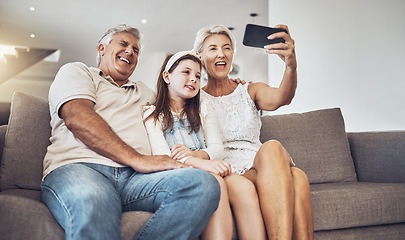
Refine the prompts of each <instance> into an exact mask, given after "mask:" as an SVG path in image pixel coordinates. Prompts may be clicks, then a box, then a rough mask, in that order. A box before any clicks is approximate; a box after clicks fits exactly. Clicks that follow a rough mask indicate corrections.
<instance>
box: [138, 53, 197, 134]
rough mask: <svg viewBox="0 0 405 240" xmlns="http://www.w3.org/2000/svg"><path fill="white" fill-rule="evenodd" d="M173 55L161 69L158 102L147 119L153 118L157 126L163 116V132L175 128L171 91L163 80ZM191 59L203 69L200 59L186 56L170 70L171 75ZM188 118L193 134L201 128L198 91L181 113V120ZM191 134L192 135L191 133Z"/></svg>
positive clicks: (157, 86)
mask: <svg viewBox="0 0 405 240" xmlns="http://www.w3.org/2000/svg"><path fill="white" fill-rule="evenodd" d="M172 56H173V55H169V56H168V57H167V58H166V59H165V61H164V62H163V65H162V67H161V68H160V72H159V76H158V80H157V85H156V101H155V110H154V111H153V112H152V113H151V114H150V115H149V116H148V117H147V118H146V120H148V119H149V118H153V119H154V120H155V124H156V122H157V121H158V119H159V116H161V115H160V114H162V116H163V131H164V130H167V129H169V128H171V127H172V126H173V114H172V112H171V111H170V99H169V89H168V87H167V83H166V82H165V80H164V79H163V72H164V71H165V67H166V64H167V62H168V61H169V59H170V58H171V57H172ZM186 59H190V60H192V61H194V62H196V63H198V64H199V65H200V69H201V66H202V64H201V61H200V59H199V58H198V57H196V56H194V55H192V54H186V55H184V56H182V57H180V58H179V59H178V60H177V61H176V62H175V63H174V64H173V65H172V67H170V69H169V73H172V72H173V71H174V69H176V67H177V66H178V65H179V63H180V62H181V61H183V60H186ZM186 116H187V119H188V121H189V123H190V127H191V132H193V131H194V132H197V131H198V130H199V129H200V126H201V119H200V91H198V93H197V95H196V96H194V97H193V98H190V99H186V101H185V104H184V108H183V111H182V112H181V113H180V120H182V119H183V118H184V117H186ZM191 132H190V133H191Z"/></svg>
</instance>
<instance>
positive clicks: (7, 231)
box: [0, 189, 152, 240]
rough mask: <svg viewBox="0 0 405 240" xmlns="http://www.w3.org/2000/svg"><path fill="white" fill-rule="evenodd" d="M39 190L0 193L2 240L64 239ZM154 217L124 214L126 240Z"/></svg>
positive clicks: (142, 214)
mask: <svg viewBox="0 0 405 240" xmlns="http://www.w3.org/2000/svg"><path fill="white" fill-rule="evenodd" d="M39 199H40V192H39V191H36V190H24V189H10V190H6V191H3V192H0V216H1V217H0V232H1V237H0V238H1V239H53V240H56V239H61V240H62V239H65V232H64V231H63V229H62V228H61V227H60V226H59V224H58V223H57V222H56V220H55V219H54V217H53V216H52V214H51V212H50V211H49V210H48V208H47V206H46V205H44V204H43V203H42V202H40V201H39ZM151 216H152V213H150V212H143V211H132V212H125V213H123V214H122V217H121V235H122V239H123V240H132V239H134V236H135V235H136V233H137V232H138V231H139V230H140V229H141V228H142V226H143V225H144V224H145V223H146V222H147V221H148V219H149V218H150V217H151Z"/></svg>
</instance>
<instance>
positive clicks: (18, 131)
mask: <svg viewBox="0 0 405 240" xmlns="http://www.w3.org/2000/svg"><path fill="white" fill-rule="evenodd" d="M8 124H9V125H8V129H7V132H6V138H5V143H4V149H3V157H2V161H1V168H0V188H1V190H2V191H3V190H6V189H13V188H23V189H34V190H39V189H40V184H41V179H42V171H43V170H42V163H43V160H44V156H45V154H46V149H47V147H48V145H49V144H50V142H49V137H50V135H51V127H50V115H49V107H48V101H46V100H44V99H40V98H37V97H34V96H30V95H27V94H24V93H15V94H14V96H13V99H12V103H11V111H10V119H9V123H8Z"/></svg>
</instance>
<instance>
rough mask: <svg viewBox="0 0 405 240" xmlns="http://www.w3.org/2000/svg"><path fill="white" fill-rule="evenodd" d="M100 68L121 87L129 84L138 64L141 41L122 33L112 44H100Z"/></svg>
mask: <svg viewBox="0 0 405 240" xmlns="http://www.w3.org/2000/svg"><path fill="white" fill-rule="evenodd" d="M98 51H99V53H100V66H99V68H100V69H101V70H102V71H103V72H104V74H105V75H107V76H110V77H111V78H112V79H113V80H114V81H115V82H117V83H118V84H119V85H122V84H124V83H126V82H127V80H128V78H129V77H130V76H131V75H132V73H133V72H134V70H135V67H136V65H137V63H138V55H139V51H140V45H139V40H138V39H137V38H136V37H135V36H133V35H132V34H129V33H126V32H122V33H117V34H115V35H114V36H113V38H112V40H111V42H110V44H108V45H104V44H100V45H99V46H98Z"/></svg>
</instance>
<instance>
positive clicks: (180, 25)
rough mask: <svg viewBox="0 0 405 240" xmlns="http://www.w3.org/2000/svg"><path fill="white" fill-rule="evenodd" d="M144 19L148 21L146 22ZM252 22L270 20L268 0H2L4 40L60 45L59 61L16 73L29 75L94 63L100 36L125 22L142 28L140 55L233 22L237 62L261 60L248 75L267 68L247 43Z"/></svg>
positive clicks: (171, 48)
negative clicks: (244, 40)
mask: <svg viewBox="0 0 405 240" xmlns="http://www.w3.org/2000/svg"><path fill="white" fill-rule="evenodd" d="M31 7H33V8H35V10H34V11H32V10H30V8H31ZM251 13H257V14H258V16H257V17H251V16H250V14H251ZM142 19H146V21H147V22H146V23H141V20H142ZM252 22H253V23H256V24H261V25H267V23H268V0H251V1H246V0H223V1H217V0H204V1H194V0H147V1H139V0H121V1H116V2H113V1H109V0H97V1H96V0H88V1H82V0H68V1H57V0H13V1H11V0H0V44H3V45H16V46H26V47H30V48H39V49H59V50H60V59H59V62H57V63H54V62H45V61H41V62H39V63H37V64H35V65H33V66H32V67H30V68H29V69H27V70H25V71H23V72H21V73H20V74H18V75H17V77H16V78H17V79H18V78H20V79H21V78H23V79H25V80H27V79H32V80H47V81H52V79H53V77H54V76H55V74H56V72H57V70H58V69H59V68H60V66H62V65H63V64H65V63H67V62H72V61H81V62H84V63H86V64H87V65H90V66H94V65H95V57H96V49H97V48H96V47H97V46H96V45H97V41H98V40H99V38H100V37H101V36H102V35H103V34H104V32H105V31H106V30H107V29H108V28H110V27H113V26H116V25H118V24H121V23H126V24H128V25H131V26H133V27H137V28H139V29H140V30H141V31H142V33H143V36H144V37H143V40H142V45H143V46H144V49H143V52H142V54H141V57H140V61H142V59H145V58H147V57H148V56H149V55H151V54H152V53H153V52H165V53H168V54H169V53H174V52H176V51H179V50H185V49H191V48H192V46H193V41H194V37H195V33H196V32H197V31H198V29H200V28H201V27H205V26H209V25H213V24H222V25H224V26H226V27H233V28H234V30H233V33H234V35H235V37H236V39H237V46H238V47H237V55H236V57H235V61H234V62H235V63H238V61H240V64H239V65H242V66H240V68H243V67H244V66H243V65H245V64H244V62H246V63H250V64H252V63H254V65H255V68H254V70H251V68H250V67H245V69H244V71H245V74H244V76H249V72H253V71H255V72H257V71H259V72H260V71H261V72H264V74H267V61H266V60H267V58H266V56H265V54H263V53H262V52H260V55H259V56H258V53H257V50H256V51H255V50H254V49H252V48H248V47H244V46H243V45H242V44H241V42H242V37H243V31H244V28H245V25H246V24H247V23H252ZM31 34H35V37H34V38H32V37H30V35H31ZM238 59H240V60H238ZM13 80H14V78H12V79H11V80H8V81H13ZM0 86H1V82H0Z"/></svg>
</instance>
